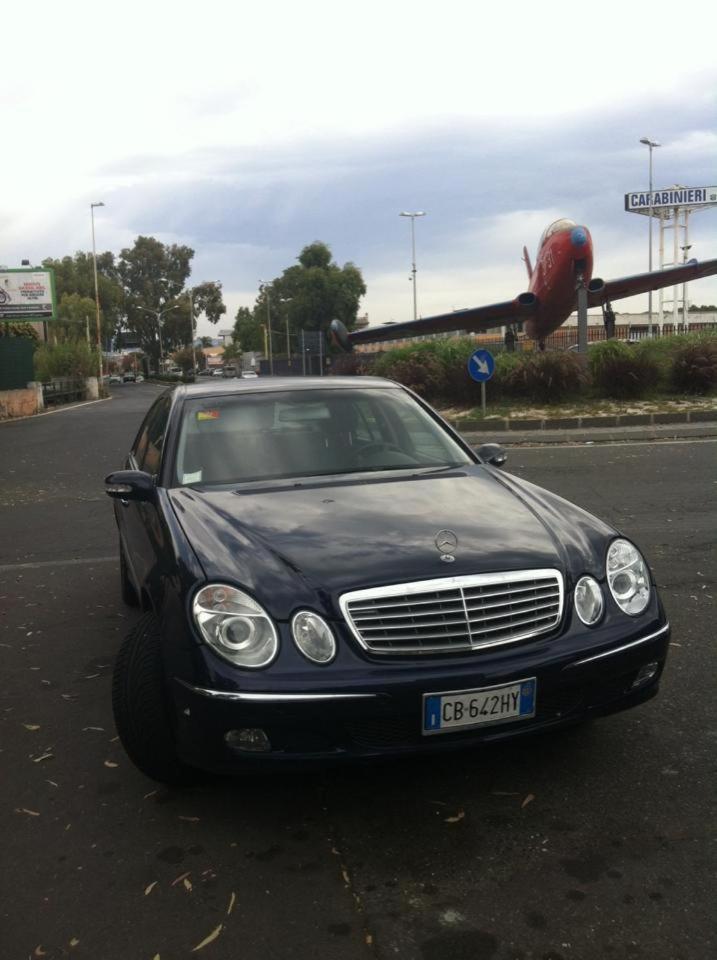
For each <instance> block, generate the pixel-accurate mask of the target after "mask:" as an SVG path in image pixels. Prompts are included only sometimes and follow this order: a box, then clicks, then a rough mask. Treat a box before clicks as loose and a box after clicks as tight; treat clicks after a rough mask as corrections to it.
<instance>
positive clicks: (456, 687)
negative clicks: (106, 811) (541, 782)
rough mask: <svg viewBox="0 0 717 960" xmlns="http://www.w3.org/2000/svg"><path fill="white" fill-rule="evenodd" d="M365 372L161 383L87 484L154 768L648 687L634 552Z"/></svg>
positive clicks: (647, 645) (284, 757)
mask: <svg viewBox="0 0 717 960" xmlns="http://www.w3.org/2000/svg"><path fill="white" fill-rule="evenodd" d="M504 461H505V453H504V452H503V451H502V450H501V448H500V447H498V446H497V445H495V444H487V445H485V446H484V447H481V448H480V449H479V450H478V453H477V454H476V453H475V452H474V451H473V450H472V449H471V448H470V447H469V446H468V445H467V444H466V443H465V442H464V441H463V440H462V439H461V437H460V436H459V435H458V434H457V433H455V432H454V431H453V430H452V429H451V428H450V427H449V426H448V425H447V424H446V423H445V422H444V421H443V420H441V418H440V417H439V416H438V415H437V414H436V413H435V411H433V410H432V409H431V408H430V407H428V406H427V405H426V404H425V403H424V402H423V401H421V400H420V399H419V398H418V397H416V396H415V395H414V394H412V393H411V392H410V391H409V390H407V389H405V388H404V387H402V386H400V385H398V384H395V383H391V382H390V381H386V380H380V379H373V378H368V377H360V378H354V377H339V378H331V377H327V378H317V379H279V378H267V379H266V380H254V381H242V380H234V381H223V382H215V381H209V382H205V383H197V384H194V385H191V386H178V387H175V388H173V389H171V390H168V391H167V392H166V393H163V394H162V395H161V396H160V397H159V398H158V399H157V401H156V402H155V403H154V405H153V406H152V408H151V409H150V411H149V413H148V414H147V416H146V418H145V420H144V423H143V424H142V426H141V428H140V431H139V433H138V435H137V438H136V440H135V443H134V446H133V447H132V450H131V451H130V453H129V456H128V460H127V463H126V469H124V470H121V471H118V472H116V473H113V474H111V475H110V476H109V477H107V480H106V489H107V493H108V494H109V495H110V497H112V498H113V500H114V506H115V516H116V519H117V526H118V528H119V549H120V561H121V581H122V582H121V587H122V594H123V598H124V600H125V601H126V602H127V603H128V604H131V605H138V606H140V607H141V608H142V610H143V615H142V617H141V618H140V620H139V621H138V623H137V625H136V626H135V628H134V630H133V631H132V632H131V633H130V635H129V636H128V637H127V639H126V640H125V642H124V644H123V646H122V649H121V651H120V654H119V656H118V658H117V662H116V667H115V674H114V683H113V703H114V713H115V719H116V723H117V729H118V731H119V735H120V738H121V741H122V743H123V745H124V747H125V749H126V751H127V753H128V754H129V756H130V758H131V759H132V760H133V762H134V763H135V764H136V766H137V767H138V768H139V769H140V770H142V771H143V772H144V773H146V774H147V775H148V776H150V777H153V778H155V779H157V780H160V781H164V782H168V783H181V782H185V781H187V780H189V779H191V777H192V775H193V774H194V773H195V772H196V771H197V769H207V770H212V771H218V772H239V771H242V770H249V769H257V768H260V767H261V768H265V769H266V768H270V767H277V766H279V765H281V764H287V763H291V762H301V763H304V762H306V761H310V760H321V761H324V760H327V759H345V758H361V757H363V758H369V757H378V756H392V755H393V756H395V755H400V754H408V753H431V752H433V751H437V750H447V749H455V748H459V747H468V746H471V745H475V744H477V743H479V742H481V741H487V740H497V739H502V738H505V737H515V736H520V735H524V734H529V733H533V732H536V731H543V730H548V729H550V728H554V727H558V726H560V725H563V724H570V723H575V722H577V721H580V720H585V719H588V718H591V717H594V716H598V715H601V714H607V713H611V712H613V711H616V710H622V709H625V708H627V707H632V706H635V705H637V704H639V703H642V702H644V701H645V700H648V699H649V698H650V697H652V696H654V695H655V694H656V693H657V690H658V684H659V678H660V674H661V672H662V669H663V666H664V663H665V658H666V654H667V648H668V641H669V631H670V628H669V625H668V623H667V622H666V620H665V614H664V611H663V609H662V605H661V603H660V600H659V598H658V596H657V591H656V589H655V584H654V581H653V578H652V576H651V574H650V570H649V568H648V566H647V564H646V562H645V560H644V559H643V557H642V555H641V553H640V551H639V550H638V548H637V547H636V546H635V545H634V544H633V543H631V542H630V541H629V540H628V539H626V538H625V537H623V536H621V534H620V533H619V532H618V531H617V530H615V529H613V528H612V527H610V526H609V525H608V524H606V523H604V522H602V521H601V520H598V519H597V518H596V517H593V516H591V515H590V514H588V513H586V512H585V511H584V510H582V509H580V508H579V507H577V506H574V505H573V504H571V503H568V502H567V501H565V500H563V499H561V498H560V497H558V496H556V495H554V494H552V493H549V492H548V491H546V490H543V489H541V488H540V487H537V486H535V485H533V484H531V483H527V482H525V481H523V480H519V479H518V478H516V477H513V476H510V475H509V474H507V473H504V472H503V471H502V470H501V469H500V466H501V464H502V463H503V462H504Z"/></svg>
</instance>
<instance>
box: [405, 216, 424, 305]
mask: <svg viewBox="0 0 717 960" xmlns="http://www.w3.org/2000/svg"><path fill="white" fill-rule="evenodd" d="M425 215H426V212H425V210H417V211H416V212H415V213H409V212H407V211H406V210H403V211H402V212H401V213H399V217H410V219H411V278H409V279H412V280H413V319H414V320H416V319H417V318H418V295H417V293H416V230H415V224H416V217H425Z"/></svg>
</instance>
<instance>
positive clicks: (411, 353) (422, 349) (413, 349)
mask: <svg viewBox="0 0 717 960" xmlns="http://www.w3.org/2000/svg"><path fill="white" fill-rule="evenodd" d="M437 342H438V341H433V342H430V343H417V344H415V346H414V345H411V346H408V347H398V348H397V349H396V350H389V351H387V352H386V353H384V354H382V355H381V356H380V357H378V358H377V359H376V361H375V363H374V365H373V371H372V372H373V373H374V374H375V375H376V376H377V377H388V378H389V380H397V381H398V382H399V383H402V384H403V385H404V386H406V387H408V388H409V389H411V390H415V392H416V393H417V394H418V395H419V396H421V397H426V398H427V399H432V400H434V401H435V399H436V398H437V397H441V396H442V394H443V388H444V383H445V374H444V368H443V363H442V362H441V360H440V359H439V357H438V356H437V351H436V343H437Z"/></svg>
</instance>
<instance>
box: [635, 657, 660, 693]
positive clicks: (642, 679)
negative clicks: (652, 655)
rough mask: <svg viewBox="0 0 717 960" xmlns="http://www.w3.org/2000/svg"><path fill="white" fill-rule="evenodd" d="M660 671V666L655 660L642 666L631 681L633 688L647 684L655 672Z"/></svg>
mask: <svg viewBox="0 0 717 960" xmlns="http://www.w3.org/2000/svg"><path fill="white" fill-rule="evenodd" d="M659 669H660V664H659V663H658V662H657V660H651V661H650V663H646V664H644V666H642V667H640V669H639V670H638V671H637V676H636V677H635V679H634V680H633V681H632V685H633V687H641V686H642V685H643V683H647V681H648V680H652V678H653V677H654V676H655V674H656V673H657V671H658V670H659Z"/></svg>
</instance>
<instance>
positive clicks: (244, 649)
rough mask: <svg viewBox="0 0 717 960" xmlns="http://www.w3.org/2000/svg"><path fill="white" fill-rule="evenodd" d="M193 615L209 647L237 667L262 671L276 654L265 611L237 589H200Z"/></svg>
mask: <svg viewBox="0 0 717 960" xmlns="http://www.w3.org/2000/svg"><path fill="white" fill-rule="evenodd" d="M192 613H193V614H194V620H195V623H196V624H197V627H198V628H199V632H200V633H201V635H202V637H203V638H204V639H205V640H206V641H207V643H208V644H209V646H210V647H212V649H213V650H216V652H217V653H218V654H220V655H221V656H222V657H224V659H225V660H228V661H229V662H230V663H233V664H234V665H235V666H237V667H250V668H252V669H256V668H258V667H265V666H267V664H269V663H271V661H272V660H273V659H274V657H275V656H276V654H277V652H278V650H279V637H278V635H277V632H276V627H275V626H274V624H273V623H272V621H271V618H270V617H269V615H268V613H267V612H266V610H264V608H263V607H260V606H259V604H258V603H257V602H256V600H253V599H252V598H251V597H250V596H248V594H246V593H243V592H242V591H241V590H237V589H236V587H228V586H226V585H225V584H222V583H214V584H210V585H209V586H207V587H202V589H201V590H199V591H198V593H197V595H196V596H195V597H194V603H193V604H192Z"/></svg>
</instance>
